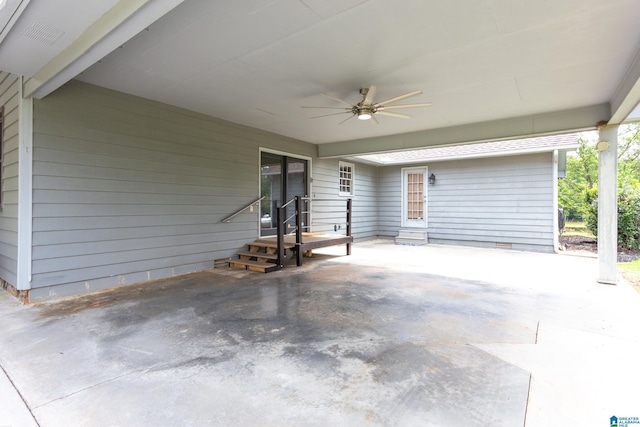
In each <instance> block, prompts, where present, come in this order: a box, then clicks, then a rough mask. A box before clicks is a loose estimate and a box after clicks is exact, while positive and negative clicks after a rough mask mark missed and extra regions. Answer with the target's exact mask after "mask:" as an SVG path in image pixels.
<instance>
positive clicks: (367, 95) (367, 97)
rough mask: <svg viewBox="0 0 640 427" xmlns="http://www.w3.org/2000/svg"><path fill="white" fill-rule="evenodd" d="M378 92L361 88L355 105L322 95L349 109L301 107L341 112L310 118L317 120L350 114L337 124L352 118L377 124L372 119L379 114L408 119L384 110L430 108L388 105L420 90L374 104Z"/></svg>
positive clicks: (418, 93)
mask: <svg viewBox="0 0 640 427" xmlns="http://www.w3.org/2000/svg"><path fill="white" fill-rule="evenodd" d="M377 91H378V88H377V87H376V86H373V85H372V86H370V87H368V88H361V89H360V95H362V101H360V102H358V103H357V104H351V103H350V102H347V101H345V100H343V99H340V98H336V97H335V96H331V95H329V94H327V93H323V94H322V95H323V96H326V97H327V98H329V99H332V100H334V101H338V102H340V103H342V104H346V105H348V106H349V107H306V106H303V107H302V108H330V109H337V110H343V111H342V112H340V113H333V114H323V115H321V116H315V117H311V118H312V119H317V118H320V117H328V116H335V115H338V114H345V113H347V114H351V115H350V116H349V117H347V118H346V119H344V120H343V121H341V122H340V123H339V124H342V123H344V122H346V121H347V120H349V119H351V118H353V117H358V119H359V120H372V122H373V123H375V124H377V123H378V121H377V120H376V118H375V117H374V115H376V114H380V115H383V116H391V117H397V118H402V119H410V118H411V116H410V115H408V114H402V113H395V112H391V111H386V110H397V109H401V108H421V107H430V106H431V103H420V104H400V105H389V104H393V103H395V102H398V101H402V100H404V99H407V98H411V97H413V96H417V95H420V94H422V91H421V90H416V91H413V92H409V93H405V94H404V95H400V96H396V97H395V98H391V99H387V100H386V101H383V102H377V103H374V102H373V98H374V97H375V95H376V92H377Z"/></svg>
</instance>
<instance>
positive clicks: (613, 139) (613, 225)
mask: <svg viewBox="0 0 640 427" xmlns="http://www.w3.org/2000/svg"><path fill="white" fill-rule="evenodd" d="M598 131H599V133H600V135H599V141H600V142H598V145H597V148H598V282H600V283H607V284H612V285H615V284H616V283H617V282H618V280H617V271H616V263H617V261H618V126H617V125H616V126H603V127H600V128H599V129H598Z"/></svg>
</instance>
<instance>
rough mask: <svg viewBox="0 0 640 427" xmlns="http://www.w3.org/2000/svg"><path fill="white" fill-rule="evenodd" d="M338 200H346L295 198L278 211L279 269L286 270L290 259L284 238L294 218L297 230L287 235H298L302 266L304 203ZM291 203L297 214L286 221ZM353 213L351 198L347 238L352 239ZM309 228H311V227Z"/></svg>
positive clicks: (349, 246) (297, 260) (296, 249)
mask: <svg viewBox="0 0 640 427" xmlns="http://www.w3.org/2000/svg"><path fill="white" fill-rule="evenodd" d="M338 200H339V201H341V202H343V201H344V199H311V198H310V197H301V196H295V197H293V198H292V199H291V200H289V201H287V202H286V203H284V204H283V205H282V206H280V207H278V208H277V209H276V214H277V215H276V220H277V225H276V233H277V234H276V244H277V256H278V259H277V260H276V263H277V265H278V269H281V268H284V264H285V262H286V261H287V260H288V259H289V255H287V253H286V251H285V247H284V236H285V230H286V228H287V224H288V222H289V221H290V220H291V219H292V218H293V217H295V218H296V221H295V229H294V230H292V231H291V232H289V233H287V234H293V233H294V232H295V233H296V243H295V246H296V248H295V251H296V264H297V265H298V266H301V265H302V255H303V254H302V228H303V226H302V214H303V211H302V201H323V202H328V201H338ZM291 203H295V205H294V206H295V212H294V213H293V214H292V215H291V216H289V217H288V218H286V219H285V210H286V208H287V206H289V205H290V204H291ZM351 211H352V199H350V198H349V199H347V236H348V237H351V218H352V212H351ZM305 212H307V211H305ZM307 227H309V225H308V226H307ZM347 255H351V243H347Z"/></svg>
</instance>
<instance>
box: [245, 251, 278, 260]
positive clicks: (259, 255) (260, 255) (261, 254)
mask: <svg viewBox="0 0 640 427" xmlns="http://www.w3.org/2000/svg"><path fill="white" fill-rule="evenodd" d="M238 255H239V256H240V255H244V256H250V257H254V258H266V259H278V255H277V254H268V253H266V252H247V251H242V252H238Z"/></svg>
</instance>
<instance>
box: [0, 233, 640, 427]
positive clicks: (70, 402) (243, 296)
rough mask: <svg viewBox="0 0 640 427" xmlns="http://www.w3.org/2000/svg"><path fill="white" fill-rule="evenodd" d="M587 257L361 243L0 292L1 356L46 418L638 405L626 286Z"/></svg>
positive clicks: (452, 418) (491, 416) (431, 415)
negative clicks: (253, 266) (104, 284)
mask: <svg viewBox="0 0 640 427" xmlns="http://www.w3.org/2000/svg"><path fill="white" fill-rule="evenodd" d="M596 270H597V260H595V259H593V258H587V257H573V256H564V255H550V254H539V253H525V252H516V251H505V250H496V249H491V250H487V249H475V248H468V247H450V246H439V245H428V246H423V247H408V246H397V245H393V244H391V243H389V242H388V241H372V242H366V243H359V244H355V245H354V246H353V252H352V255H351V256H344V248H342V247H339V248H325V249H320V250H317V251H316V250H314V254H313V257H312V258H311V259H309V261H306V262H305V265H304V266H302V267H301V268H286V269H284V270H281V271H278V272H274V273H271V274H268V275H264V274H259V273H251V272H247V271H244V270H242V271H240V270H228V269H215V270H210V271H204V272H200V273H195V274H190V275H186V276H180V277H176V278H173V279H167V280H162V281H156V282H151V283H147V284H143V285H138V286H130V287H125V288H119V289H116V290H114V291H110V292H100V293H96V294H93V295H88V296H82V297H76V298H70V299H64V300H58V301H52V302H47V303H42V304H36V305H32V306H21V305H19V304H18V303H17V302H16V301H15V300H14V299H12V298H11V297H10V296H9V295H7V294H6V293H0V322H1V323H2V326H3V327H2V331H1V332H0V365H1V366H2V368H3V369H4V371H5V372H6V374H7V376H8V377H9V378H10V380H11V382H12V384H13V385H14V386H15V388H17V390H18V391H19V392H20V395H21V396H22V397H23V398H24V401H25V402H26V403H27V404H28V406H29V408H30V411H31V412H32V414H33V416H34V417H35V418H36V419H37V421H38V423H39V425H40V426H43V427H44V426H57V425H61V426H62V425H65V426H67V425H93V426H101V425H105V426H107V425H260V426H262V425H292V426H293V425H303V424H304V425H318V426H320V425H322V426H324V425H427V426H443V425H468V426H487V425H493V426H499V425H502V426H518V425H526V426H548V425H554V424H555V425H565V424H566V425H605V423H606V422H607V421H608V420H609V417H610V416H612V415H616V416H618V417H621V416H639V415H640V407H639V406H638V404H637V384H640V374H639V373H638V369H637V360H634V358H637V348H639V347H640V340H639V339H638V332H637V330H636V328H637V326H638V325H640V295H638V294H637V293H636V292H634V291H633V290H632V289H631V288H630V287H629V286H627V285H626V284H621V285H619V286H606V285H601V284H597V283H596V282H595V280H594V277H595V276H596V274H595V272H596ZM1 375H3V374H2V372H0V376H1ZM3 380H4V378H3ZM3 384H4V385H3ZM9 384H11V383H9ZM8 387H9V386H7V385H6V384H5V383H3V382H0V388H3V389H4V392H7V388H8ZM9 391H10V390H9ZM0 395H1V394H0ZM14 408H15V407H14ZM7 409H8V408H6V407H5V405H3V406H2V409H0V418H1V419H5V418H6V417H5V415H6V411H7ZM9 410H10V411H12V410H11V409H9ZM25 411H26V409H25ZM16 413H17V412H16V411H12V413H11V414H13V415H15V414H16ZM11 414H9V415H11ZM16 416H17V415H16ZM10 424H11V423H10Z"/></svg>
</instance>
